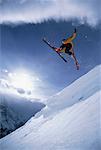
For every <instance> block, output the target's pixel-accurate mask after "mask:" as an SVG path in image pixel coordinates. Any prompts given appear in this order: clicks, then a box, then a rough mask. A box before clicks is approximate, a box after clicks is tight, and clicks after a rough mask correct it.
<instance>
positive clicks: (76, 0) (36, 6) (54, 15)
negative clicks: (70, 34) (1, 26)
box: [0, 0, 101, 26]
mask: <svg viewBox="0 0 101 150" xmlns="http://www.w3.org/2000/svg"><path fill="white" fill-rule="evenodd" d="M99 14H100V0H82V1H81V0H4V1H2V0H0V23H8V22H11V23H22V22H24V23H41V22H43V21H47V20H50V19H54V20H56V21H59V20H73V19H78V20H79V21H80V22H81V23H85V22H86V23H88V24H89V25H92V26H95V25H96V24H98V23H99V22H100V21H101V17H100V15H99Z"/></svg>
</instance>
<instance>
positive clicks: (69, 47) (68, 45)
mask: <svg viewBox="0 0 101 150" xmlns="http://www.w3.org/2000/svg"><path fill="white" fill-rule="evenodd" d="M76 35H77V31H76V28H75V29H74V33H73V35H72V36H71V37H69V38H67V39H63V40H62V45H61V46H60V47H59V48H55V50H56V52H58V53H67V54H68V55H71V56H72V58H73V59H74V61H75V64H76V67H77V69H79V63H78V61H77V59H76V57H75V54H74V50H73V42H72V41H73V40H74V39H75V37H76Z"/></svg>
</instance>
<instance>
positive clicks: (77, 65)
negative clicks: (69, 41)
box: [71, 50, 80, 70]
mask: <svg viewBox="0 0 101 150" xmlns="http://www.w3.org/2000/svg"><path fill="white" fill-rule="evenodd" d="M71 52H72V54H71V55H72V58H73V59H74V61H75V65H76V67H77V70H79V66H80V65H79V63H78V61H77V59H76V57H75V54H74V52H73V50H71Z"/></svg>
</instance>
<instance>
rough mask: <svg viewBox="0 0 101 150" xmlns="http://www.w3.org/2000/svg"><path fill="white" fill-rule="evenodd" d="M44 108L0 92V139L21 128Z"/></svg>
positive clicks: (41, 105) (35, 103)
mask: <svg viewBox="0 0 101 150" xmlns="http://www.w3.org/2000/svg"><path fill="white" fill-rule="evenodd" d="M44 106H45V105H44V104H42V103H39V102H31V101H29V100H28V99H26V98H22V97H21V96H18V95H14V94H10V93H6V92H0V138H2V137H3V136H5V135H7V134H9V133H10V132H12V131H14V130H15V129H17V128H18V127H20V126H22V125H23V124H24V123H25V122H26V121H28V120H29V119H30V118H31V117H32V116H34V115H35V114H36V113H37V112H38V111H40V110H41V109H42V108H43V107H44Z"/></svg>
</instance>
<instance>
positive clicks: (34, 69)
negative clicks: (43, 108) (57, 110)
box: [0, 0, 101, 98]
mask: <svg viewBox="0 0 101 150" xmlns="http://www.w3.org/2000/svg"><path fill="white" fill-rule="evenodd" d="M66 4H68V7H66ZM98 4H99V1H98V3H97V2H96V1H94V0H92V1H90V0H89V1H88V0H86V1H82V3H81V2H80V1H79V0H75V1H73V0H71V1H70V0H63V1H62V2H61V1H60V0H51V1H50V0H34V1H32V0H29V1H28V0H18V1H16V0H15V1H13V0H5V1H2V0H1V1H0V7H1V9H0V12H1V17H0V18H1V20H0V30H1V46H0V51H1V59H0V68H1V70H4V69H7V70H8V71H9V72H13V71H15V70H22V71H23V70H27V71H29V72H30V74H31V78H33V77H34V79H36V81H33V80H32V82H33V84H34V85H33V86H34V90H33V92H34V93H35V96H36V97H37V98H40V97H42V98H47V97H48V96H51V95H53V94H55V93H56V92H58V91H60V90H61V89H63V88H64V87H66V86H68V85H69V84H70V83H71V82H73V81H74V80H76V79H77V78H79V77H80V76H82V75H83V74H85V73H86V72H88V71H89V70H91V69H92V68H93V67H95V66H96V65H98V64H100V63H101V62H100V42H101V38H100V34H101V28H100V17H99V15H98V13H99V9H98V8H99V5H98ZM12 6H13V8H12ZM15 6H16V7H15ZM11 8H12V9H11ZM33 8H34V9H33ZM63 10H64V11H63ZM2 13H3V15H2ZM75 27H77V38H76V39H75V40H74V44H75V47H74V51H75V54H76V57H77V59H78V61H79V63H80V70H79V71H77V70H76V68H75V64H74V62H73V60H72V59H71V58H68V63H67V64H66V63H65V62H63V61H62V60H61V59H60V58H59V57H58V56H57V55H56V53H54V52H53V51H52V50H51V49H50V48H49V47H48V46H47V45H45V43H43V41H42V38H43V37H44V36H45V37H46V38H47V39H48V40H49V41H50V42H51V43H52V44H53V45H55V46H57V47H59V46H60V45H61V40H62V39H63V38H66V37H68V36H71V34H72V33H73V30H74V28H75ZM64 57H65V58H67V56H64Z"/></svg>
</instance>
